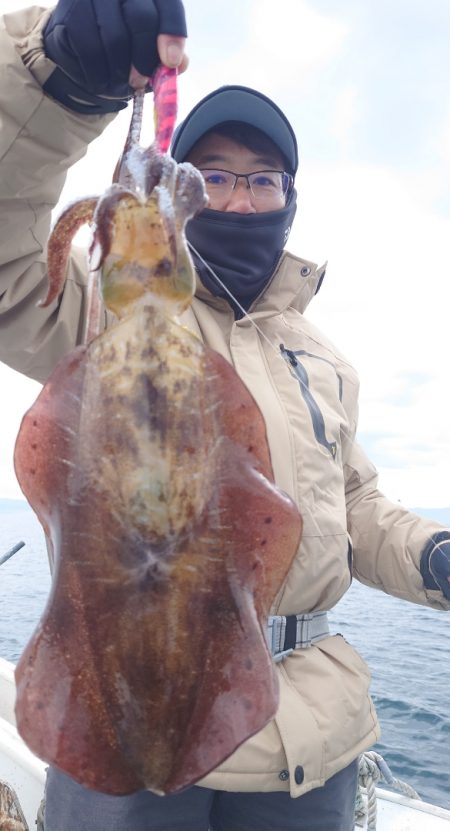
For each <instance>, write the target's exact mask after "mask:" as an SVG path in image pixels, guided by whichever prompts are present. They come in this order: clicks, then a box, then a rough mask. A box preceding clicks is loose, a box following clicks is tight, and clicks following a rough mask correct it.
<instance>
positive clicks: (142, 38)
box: [43, 0, 187, 114]
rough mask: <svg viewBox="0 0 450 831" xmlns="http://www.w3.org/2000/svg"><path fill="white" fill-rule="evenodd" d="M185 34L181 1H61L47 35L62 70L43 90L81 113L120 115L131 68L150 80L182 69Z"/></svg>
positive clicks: (50, 53)
mask: <svg viewBox="0 0 450 831" xmlns="http://www.w3.org/2000/svg"><path fill="white" fill-rule="evenodd" d="M186 34H187V32H186V21H185V14H184V7H183V3H182V0H59V3H58V5H57V6H56V8H55V9H54V11H53V13H52V15H51V17H50V19H49V21H48V23H47V26H46V27H45V30H44V33H43V38H44V50H45V53H46V55H47V57H48V58H50V59H51V60H52V61H53V62H54V63H55V64H56V65H57V69H55V71H54V72H53V73H52V74H51V75H50V77H49V79H48V80H47V81H46V83H45V84H44V91H45V92H47V93H48V94H49V95H51V96H52V97H53V98H56V100H57V101H60V102H61V103H62V104H64V106H66V107H69V109H72V110H75V111H76V112H80V113H88V114H92V113H94V114H95V113H106V112H116V111H117V110H121V109H123V107H125V106H126V104H127V100H128V99H129V98H130V97H131V95H132V93H133V89H132V88H131V87H130V85H129V76H130V71H131V67H132V66H133V67H135V68H136V69H137V70H138V72H139V73H141V75H143V76H146V77H148V76H151V75H152V73H153V71H154V70H155V68H156V66H157V65H158V64H159V63H161V62H163V63H166V64H167V65H168V66H179V65H180V63H181V62H182V55H183V46H184V40H183V38H185V37H186ZM167 35H168V36H170V37H167ZM158 36H159V38H158ZM161 36H162V37H161ZM177 47H178V50H177ZM177 51H178V54H177Z"/></svg>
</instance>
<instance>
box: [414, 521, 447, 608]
mask: <svg viewBox="0 0 450 831" xmlns="http://www.w3.org/2000/svg"><path fill="white" fill-rule="evenodd" d="M420 573H421V575H422V578H423V583H424V586H425V588H426V589H434V590H435V591H436V589H440V590H441V591H442V594H443V595H444V597H446V598H447V600H450V583H449V581H448V577H450V532H449V531H441V532H440V533H439V534H435V535H434V536H433V537H432V538H431V540H430V541H429V542H428V543H427V545H426V546H425V548H424V550H423V552H422V557H421V560H420Z"/></svg>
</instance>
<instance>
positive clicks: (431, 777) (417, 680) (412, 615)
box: [0, 500, 450, 809]
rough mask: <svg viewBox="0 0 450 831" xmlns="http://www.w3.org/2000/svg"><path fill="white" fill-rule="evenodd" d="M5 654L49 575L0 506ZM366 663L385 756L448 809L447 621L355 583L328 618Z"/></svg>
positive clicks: (29, 539)
mask: <svg viewBox="0 0 450 831" xmlns="http://www.w3.org/2000/svg"><path fill="white" fill-rule="evenodd" d="M0 528H1V533H0V540H1V544H0V557H1V555H2V554H3V553H4V552H5V551H6V550H8V549H9V548H11V547H12V546H13V545H15V543H17V542H18V541H19V540H24V541H25V543H26V546H25V548H23V549H21V550H20V551H19V552H17V554H15V555H14V556H13V557H12V558H11V559H10V560H8V562H6V563H5V564H4V565H2V566H1V567H0V587H1V590H0V655H1V656H2V657H4V658H7V659H9V660H11V661H16V660H17V658H18V657H19V655H20V653H21V651H22V649H23V647H24V646H25V644H26V642H27V641H28V639H29V638H30V636H31V634H32V632H33V629H34V627H35V625H36V623H37V621H38V619H39V616H40V614H41V612H42V611H43V609H44V606H45V603H46V599H47V596H48V592H49V588H50V574H49V570H48V564H47V554H46V550H45V543H44V539H43V534H42V531H41V528H40V525H39V523H38V522H37V520H36V518H35V516H34V514H33V513H32V512H31V510H30V509H29V508H28V506H26V504H25V503H11V504H10V505H8V504H7V503H5V502H2V500H0ZM331 619H332V628H333V631H335V632H340V633H341V634H342V635H343V636H344V637H345V638H346V639H347V640H348V641H349V642H350V643H352V644H353V645H354V646H355V647H356V648H357V649H358V651H359V652H360V654H361V655H362V656H363V657H364V658H365V660H366V661H367V663H368V664H369V667H370V669H371V672H372V695H373V699H374V701H375V704H376V707H377V710H378V715H379V718H380V722H381V727H382V739H381V742H380V743H379V744H378V745H376V747H375V748H374V749H375V750H377V751H378V752H379V753H381V754H382V755H383V756H384V758H385V759H386V761H387V763H388V765H389V766H390V768H391V770H392V772H393V774H394V776H396V777H398V778H400V779H403V780H405V781H406V782H408V783H409V784H410V785H412V787H413V788H415V789H416V791H417V792H418V793H419V794H420V796H421V797H422V799H424V800H426V801H429V802H432V803H435V804H438V805H442V806H443V807H444V808H448V809H450V662H449V652H450V637H449V626H450V616H448V615H447V614H446V613H444V612H436V611H434V610H431V609H427V608H425V607H421V606H416V605H413V604H411V603H406V602H404V601H401V600H398V599H396V598H392V597H388V596H387V595H384V594H383V593H382V592H378V591H374V590H371V589H368V588H367V587H365V586H361V585H360V584H358V583H354V584H353V586H352V588H351V589H350V591H349V592H347V594H346V596H345V597H344V598H343V600H341V602H340V603H339V604H338V606H336V608H335V609H334V610H333V612H332V614H331Z"/></svg>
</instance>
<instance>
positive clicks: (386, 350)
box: [0, 0, 450, 507]
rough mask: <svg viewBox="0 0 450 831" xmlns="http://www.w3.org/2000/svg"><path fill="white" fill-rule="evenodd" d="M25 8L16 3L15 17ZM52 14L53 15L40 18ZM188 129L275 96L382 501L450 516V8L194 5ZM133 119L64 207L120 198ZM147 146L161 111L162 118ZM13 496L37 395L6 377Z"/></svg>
mask: <svg viewBox="0 0 450 831" xmlns="http://www.w3.org/2000/svg"><path fill="white" fill-rule="evenodd" d="M23 5H24V2H23V0H21V2H16V0H2V2H1V9H2V11H11V10H13V9H16V8H20V7H21V6H23ZM43 5H49V4H46V3H43ZM185 7H186V11H187V20H188V29H189V40H188V53H189V56H190V67H189V70H188V71H187V72H186V73H185V74H184V75H183V76H182V77H181V78H180V81H179V100H180V105H179V106H180V109H179V112H180V118H182V117H183V116H184V115H185V114H186V113H187V112H188V111H189V109H190V108H191V107H192V106H193V105H194V104H195V103H196V102H197V101H198V100H199V99H200V98H201V97H203V96H204V95H206V94H207V93H208V92H210V91H211V90H212V89H214V88H216V87H218V86H221V85H223V84H229V83H237V84H243V85H247V86H252V87H255V88H257V89H259V90H260V91H262V92H264V93H265V94H266V95H269V96H270V97H271V98H273V99H274V100H275V101H276V102H277V103H278V105H279V106H280V107H281V108H282V109H283V110H284V111H285V113H286V115H287V116H288V118H289V119H290V121H291V123H292V125H293V127H294V129H295V131H296V134H297V137H298V141H299V148H300V169H299V174H298V177H297V189H298V192H299V207H298V212H297V218H296V221H295V224H294V228H293V231H292V233H291V236H290V239H289V243H288V246H287V247H288V249H289V250H291V251H293V252H294V253H296V254H298V255H299V256H302V257H304V258H306V259H308V260H313V261H314V262H317V263H319V264H321V263H323V262H324V261H328V269H327V276H326V279H325V281H324V283H323V286H322V289H321V291H320V293H319V294H318V295H317V297H316V298H314V300H313V302H312V303H311V305H310V306H309V308H308V310H307V315H308V317H309V318H310V319H311V320H312V321H313V322H314V323H315V324H316V325H318V326H319V327H320V328H321V329H322V330H323V331H324V332H325V333H326V335H327V336H328V337H329V338H331V340H333V341H334V343H335V344H336V345H337V346H338V348H339V349H340V351H342V352H343V353H344V354H345V356H346V357H347V358H348V359H349V360H350V361H351V362H352V363H353V364H354V366H355V367H356V369H357V371H358V373H359V376H360V380H361V396H360V421H359V432H358V439H359V441H360V442H361V444H362V445H363V447H364V448H365V449H366V451H367V452H368V454H369V456H370V458H371V459H372V461H373V462H374V463H375V464H376V466H377V468H378V470H379V473H380V488H381V489H382V490H383V491H384V492H385V493H386V495H387V496H389V497H390V498H391V499H393V500H395V501H400V502H401V503H402V504H404V505H405V506H407V507H419V506H420V507H441V506H449V505H450V485H449V483H448V471H449V469H450V464H449V462H450V423H449V418H448V414H449V412H450V390H449V383H448V379H449V371H448V363H449V361H448V358H449V354H450V348H449V343H448V339H449V326H448V319H449V309H450V283H449V276H450V274H449V271H450V266H449V246H450V184H449V183H450V86H449V80H448V79H449V78H450V50H449V48H448V42H449V36H450V3H449V2H448V0H389V2H388V0H339V3H337V2H336V0H278V2H276V3H274V2H273V0H216V2H215V3H214V4H209V3H206V2H205V0H186V2H185ZM128 117H129V114H128V113H123V114H121V115H120V116H119V117H118V118H117V119H116V120H115V122H114V123H113V124H112V125H111V127H109V128H108V130H107V131H106V132H105V133H104V134H103V136H102V137H101V138H100V139H97V140H96V142H94V143H93V145H92V146H91V148H90V150H89V152H88V154H87V156H86V157H85V159H83V160H82V161H81V162H79V163H78V165H76V167H75V168H73V169H72V171H71V172H70V174H69V176H68V179H67V183H66V186H65V188H64V191H63V193H62V195H61V201H60V206H62V205H64V204H65V203H67V202H68V201H69V200H70V199H73V198H76V197H79V196H83V195H86V194H91V193H100V192H101V191H102V190H103V189H104V188H105V187H106V186H107V185H108V183H109V182H110V180H111V175H112V171H113V168H114V164H115V160H116V158H117V157H118V155H119V152H120V148H121V143H122V142H123V140H124V136H125V132H126V129H127V124H128ZM148 125H149V128H148V140H149V141H150V139H151V125H152V113H151V104H148ZM0 384H1V388H2V392H3V406H2V408H1V415H0V428H1V429H0V497H7V498H20V496H21V492H20V489H19V486H18V484H17V482H16V480H15V477H14V472H13V464H12V452H13V446H14V440H15V436H16V434H17V431H18V428H19V424H20V419H21V417H22V415H23V413H24V412H25V410H26V409H27V408H28V407H29V406H30V405H31V403H32V402H33V400H34V398H35V397H36V395H37V393H38V392H39V389H40V387H39V385H38V384H36V383H35V382H33V381H30V380H29V379H25V378H24V377H22V376H20V375H18V374H17V373H15V372H13V371H12V370H10V369H9V368H7V367H5V365H4V364H3V365H2V364H0Z"/></svg>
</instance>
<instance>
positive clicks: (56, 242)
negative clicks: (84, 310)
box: [38, 196, 98, 308]
mask: <svg viewBox="0 0 450 831" xmlns="http://www.w3.org/2000/svg"><path fill="white" fill-rule="evenodd" d="M97 202H98V196H89V197H86V198H85V199H77V200H76V202H72V203H71V204H70V205H68V206H67V208H65V210H64V211H63V212H62V214H61V215H60V217H59V218H58V220H57V222H56V224H55V226H54V228H53V230H52V233H51V234H50V237H49V240H48V244H47V269H48V280H49V287H48V291H47V296H46V297H45V298H44V299H43V300H41V301H40V302H39V303H38V306H39V307H43V308H45V307H46V306H49V305H50V303H52V302H53V300H55V299H56V298H57V297H58V295H59V294H61V292H62V290H63V287H64V282H65V279H66V266H67V260H68V258H69V253H70V247H71V244H72V240H73V238H74V236H75V234H76V232H77V231H78V229H79V228H81V227H82V225H86V223H88V222H91V221H92V218H93V216H94V211H95V207H96V205H97Z"/></svg>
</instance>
